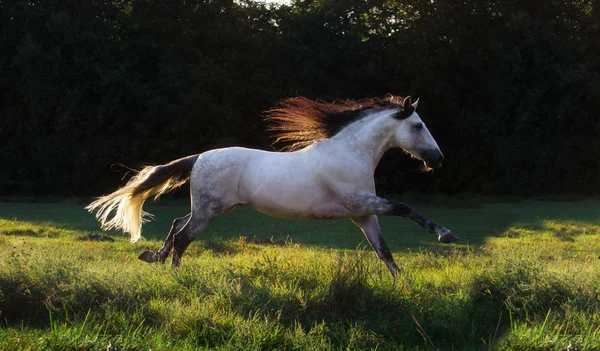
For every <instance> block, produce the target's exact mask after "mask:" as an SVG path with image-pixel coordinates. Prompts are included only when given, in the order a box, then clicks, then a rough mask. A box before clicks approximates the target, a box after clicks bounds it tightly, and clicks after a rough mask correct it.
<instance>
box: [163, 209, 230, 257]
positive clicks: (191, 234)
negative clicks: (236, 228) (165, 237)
mask: <svg viewBox="0 0 600 351" xmlns="http://www.w3.org/2000/svg"><path fill="white" fill-rule="evenodd" d="M234 207H235V205H232V206H227V205H224V204H223V203H222V202H220V201H218V200H216V199H212V201H205V202H203V203H201V204H198V205H196V206H194V207H193V209H192V213H191V214H190V215H191V217H190V219H189V221H187V222H186V223H185V225H184V227H183V228H182V229H181V230H180V231H179V232H177V233H176V234H174V235H173V244H172V245H173V249H174V250H173V251H174V252H173V259H172V265H173V267H179V265H180V264H181V257H182V256H183V254H184V252H185V250H186V249H187V248H188V246H189V245H190V244H191V243H192V241H194V239H195V238H196V237H197V236H198V235H199V234H200V233H201V232H202V231H204V229H206V227H208V225H209V224H210V223H211V222H212V221H213V220H215V219H216V218H217V217H219V216H221V215H223V214H225V213H227V212H229V211H231V210H232V209H233V208H234Z"/></svg>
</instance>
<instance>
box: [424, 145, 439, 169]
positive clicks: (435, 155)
mask: <svg viewBox="0 0 600 351" xmlns="http://www.w3.org/2000/svg"><path fill="white" fill-rule="evenodd" d="M422 156H423V157H422V159H423V161H424V162H425V165H426V166H427V167H429V168H439V167H441V166H442V162H443V161H444V154H442V152H441V151H440V149H431V150H425V151H424V152H423V153H422Z"/></svg>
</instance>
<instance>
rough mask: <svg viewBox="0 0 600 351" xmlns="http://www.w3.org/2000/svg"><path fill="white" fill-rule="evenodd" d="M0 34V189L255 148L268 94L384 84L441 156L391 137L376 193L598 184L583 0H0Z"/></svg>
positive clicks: (598, 32)
mask: <svg viewBox="0 0 600 351" xmlns="http://www.w3.org/2000/svg"><path fill="white" fill-rule="evenodd" d="M450 3H451V4H450ZM0 42H1V45H2V46H1V47H2V50H1V51H0V151H1V152H0V195H5V196H6V195H11V196H12V195H59V196H87V195H99V194H101V193H106V192H108V191H112V190H114V189H115V188H116V187H117V186H118V185H119V184H122V183H123V182H124V181H125V180H126V179H122V178H123V176H124V175H125V173H126V169H124V168H123V167H117V169H116V170H115V167H112V168H111V165H113V164H117V163H119V164H124V165H127V166H130V167H133V168H139V167H140V166H141V165H143V164H160V163H164V162H167V161H170V160H172V159H175V158H179V157H182V156H186V155H188V154H193V153H198V152H202V151H205V150H208V149H211V148H215V147H224V146H233V145H243V146H250V147H258V148H262V149H273V147H272V146H270V144H271V143H272V141H273V140H272V139H270V137H269V135H268V134H267V133H266V132H265V125H264V123H263V121H262V116H261V113H262V111H264V110H265V109H267V108H269V107H271V106H273V105H274V104H276V103H277V101H278V100H280V99H282V98H285V97H291V96H295V95H303V96H306V97H309V98H318V99H322V100H333V99H338V98H363V97H372V96H383V95H385V94H387V93H392V94H397V95H403V96H405V95H409V94H410V95H412V96H413V97H414V98H416V97H420V98H421V101H420V104H419V113H420V115H421V117H422V118H423V119H424V120H425V122H426V123H427V124H428V126H429V128H430V130H431V131H432V133H433V135H434V137H435V138H436V140H437V141H438V143H439V144H440V147H441V148H442V150H443V152H444V153H445V155H446V162H445V165H444V167H443V168H442V169H439V170H436V171H435V172H433V173H425V174H424V173H422V172H420V171H419V170H418V168H419V163H418V162H417V161H415V160H411V159H410V158H409V157H408V156H406V155H404V154H403V153H402V152H401V151H398V150H396V151H391V152H389V153H388V154H386V156H385V157H384V159H383V160H382V163H381V164H380V167H379V169H378V172H377V182H378V188H379V189H380V190H382V191H384V192H388V193H402V192H404V191H406V190H408V189H410V190H418V191H429V192H441V193H447V194H453V193H459V192H471V193H479V194H506V193H509V194H516V195H523V196H527V195H534V194H542V193H546V194H547V193H551V194H560V193H578V194H584V195H594V194H598V193H600V177H599V176H600V118H599V114H598V111H599V110H600V1H591V0H588V1H585V0H584V1H532V0H497V1H492V0H490V1H486V0H464V1H452V2H449V1H437V0H436V1H431V0H411V1H388V0H374V1H364V0H362V1H361V0H320V1H313V0H309V1H301V0H297V1H293V2H292V5H289V6H279V7H276V6H273V5H265V4H261V3H255V2H252V1H245V0H244V1H239V2H232V1H229V0H208V1H194V0H192V1H140V0H132V1H128V0H122V1H94V0H88V1H69V0H60V1H52V0H46V1H35V0H31V1H4V0H3V1H1V2H0Z"/></svg>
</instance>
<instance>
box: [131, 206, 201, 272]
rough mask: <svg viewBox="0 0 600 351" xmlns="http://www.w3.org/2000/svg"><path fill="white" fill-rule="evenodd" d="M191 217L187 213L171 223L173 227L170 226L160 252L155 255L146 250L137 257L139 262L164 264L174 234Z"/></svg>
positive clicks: (171, 246)
mask: <svg viewBox="0 0 600 351" xmlns="http://www.w3.org/2000/svg"><path fill="white" fill-rule="evenodd" d="M191 215H192V214H191V213H189V214H188V215H187V216H185V217H181V218H176V219H175V220H174V221H173V225H172V226H171V230H170V231H169V235H168V236H167V239H166V240H165V243H164V245H163V247H162V248H161V249H160V250H158V252H157V253H155V252H154V251H152V250H146V251H144V252H143V253H142V254H141V255H140V256H138V258H139V259H140V260H142V261H144V262H148V263H154V262H160V263H164V262H165V259H166V258H167V257H169V254H170V253H171V249H172V248H173V236H174V235H175V234H177V233H178V232H179V231H180V230H181V229H182V228H183V227H184V226H185V224H186V223H187V222H188V221H189V220H190V217H191Z"/></svg>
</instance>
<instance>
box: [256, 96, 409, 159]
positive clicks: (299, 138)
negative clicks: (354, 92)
mask: <svg viewBox="0 0 600 351" xmlns="http://www.w3.org/2000/svg"><path fill="white" fill-rule="evenodd" d="M402 104H403V98H402V97H401V96H392V95H388V96H386V97H384V98H371V99H361V100H337V101H334V102H332V103H328V102H322V101H313V100H310V99H307V98H305V97H302V96H298V97H294V98H289V99H285V100H282V101H281V102H279V105H278V106H277V107H275V108H273V109H271V110H268V111H266V117H265V119H266V121H267V122H268V123H269V124H270V128H269V131H272V132H274V136H275V138H276V140H275V143H283V144H285V146H284V147H283V150H287V151H293V150H298V149H302V148H304V147H306V146H308V145H311V144H313V143H315V142H318V141H322V140H326V139H329V138H331V137H333V136H334V135H336V134H337V133H339V131H340V130H342V129H343V128H344V127H345V126H347V125H348V124H350V123H352V122H354V121H356V120H358V119H360V118H362V117H363V116H365V114H364V113H362V112H364V111H366V110H370V109H383V108H398V109H399V110H401V109H402V108H403V106H402Z"/></svg>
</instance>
